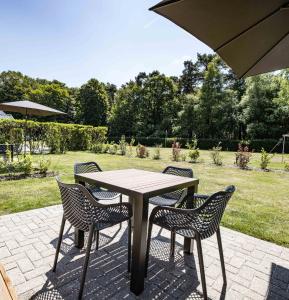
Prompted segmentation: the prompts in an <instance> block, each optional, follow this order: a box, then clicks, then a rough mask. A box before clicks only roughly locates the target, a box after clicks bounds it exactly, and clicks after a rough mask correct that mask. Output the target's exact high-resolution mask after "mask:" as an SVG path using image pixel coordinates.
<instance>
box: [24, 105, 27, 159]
mask: <svg viewBox="0 0 289 300" xmlns="http://www.w3.org/2000/svg"><path fill="white" fill-rule="evenodd" d="M26 134H27V108H26V114H25V126H24V157H26V142H27V137H26Z"/></svg>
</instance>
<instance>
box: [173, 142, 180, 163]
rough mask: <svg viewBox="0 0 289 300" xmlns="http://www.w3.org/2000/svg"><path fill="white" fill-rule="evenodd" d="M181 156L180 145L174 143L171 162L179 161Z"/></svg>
mask: <svg viewBox="0 0 289 300" xmlns="http://www.w3.org/2000/svg"><path fill="white" fill-rule="evenodd" d="M180 156H181V144H180V143H179V142H176V141H174V142H173V144H172V157H171V158H172V161H179V160H180Z"/></svg>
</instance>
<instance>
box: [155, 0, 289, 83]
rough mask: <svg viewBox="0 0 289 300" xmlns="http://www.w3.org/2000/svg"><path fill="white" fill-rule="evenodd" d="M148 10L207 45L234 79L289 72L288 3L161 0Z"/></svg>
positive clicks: (284, 0)
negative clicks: (283, 70) (227, 66)
mask: <svg viewBox="0 0 289 300" xmlns="http://www.w3.org/2000/svg"><path fill="white" fill-rule="evenodd" d="M150 10H153V11H155V12H156V13H158V14H160V15H162V16H164V17H166V18H167V19H169V20H171V21H172V22H174V23H175V24H177V25H179V26H180V27H182V28H183V29H185V30H186V31H188V32H189V33H191V34H192V35H194V36H195V37H196V38H198V39H199V40H201V41H202V42H204V43H205V44H207V45H208V46H210V47H211V48H212V49H213V50H214V51H215V52H217V53H218V54H219V55H220V56H221V57H222V59H223V60H224V61H225V62H226V63H227V64H228V65H229V66H230V67H231V68H232V69H233V70H234V72H235V73H236V75H237V76H238V77H247V76H252V75H256V74H261V73H266V72H270V71H275V70H279V69H284V68H287V67H289V1H288V0H274V1H273V0H233V1H232V0H218V1H216V0H164V1H162V2H160V3H159V4H157V5H155V6H153V7H152V8H151V9H150Z"/></svg>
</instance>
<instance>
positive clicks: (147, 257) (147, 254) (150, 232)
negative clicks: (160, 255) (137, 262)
mask: <svg viewBox="0 0 289 300" xmlns="http://www.w3.org/2000/svg"><path fill="white" fill-rule="evenodd" d="M152 228H153V223H152V222H149V229H148V240H147V252H146V261H145V277H147V275H148V265H149V256H150V246H151V236H152Z"/></svg>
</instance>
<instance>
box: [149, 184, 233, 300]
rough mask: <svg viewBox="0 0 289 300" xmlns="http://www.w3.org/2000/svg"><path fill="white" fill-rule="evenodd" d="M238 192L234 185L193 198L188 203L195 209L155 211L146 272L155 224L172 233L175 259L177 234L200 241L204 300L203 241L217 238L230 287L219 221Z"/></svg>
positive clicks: (172, 247) (163, 209)
mask: <svg viewBox="0 0 289 300" xmlns="http://www.w3.org/2000/svg"><path fill="white" fill-rule="evenodd" d="M234 191H235V187H234V186H228V187H227V188H226V190H225V191H221V192H217V193H215V194H213V195H211V196H207V197H206V196H204V195H201V196H200V197H197V196H194V199H193V200H192V199H188V198H189V197H190V196H186V199H185V201H191V202H193V203H194V204H193V206H195V208H192V209H187V208H175V207H168V206H167V207H161V206H157V207H155V208H154V209H153V210H152V213H151V215H150V221H149V231H148V243H147V257H146V272H147V268H148V260H149V249H150V240H151V233H152V226H153V224H155V225H158V226H160V227H162V228H165V229H167V230H170V231H171V232H172V233H173V234H172V239H171V255H172V256H174V250H175V249H174V248H175V234H180V235H182V236H184V237H188V238H190V239H195V240H196V242H197V250H198V257H199V265H200V273H201V281H202V288H203V295H204V298H205V299H207V288H206V278H205V269H204V261H203V252H202V244H201V240H203V239H206V238H208V237H210V236H212V235H213V234H214V233H216V235H217V241H218V247H219V254H220V261H221V267H222V274H223V281H224V285H226V284H227V279H226V271H225V262H224V255H223V247H222V241H221V234H220V227H219V226H220V222H221V219H222V216H223V213H224V211H225V208H226V205H227V203H228V201H229V200H230V198H231V196H232V194H233V193H234Z"/></svg>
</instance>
